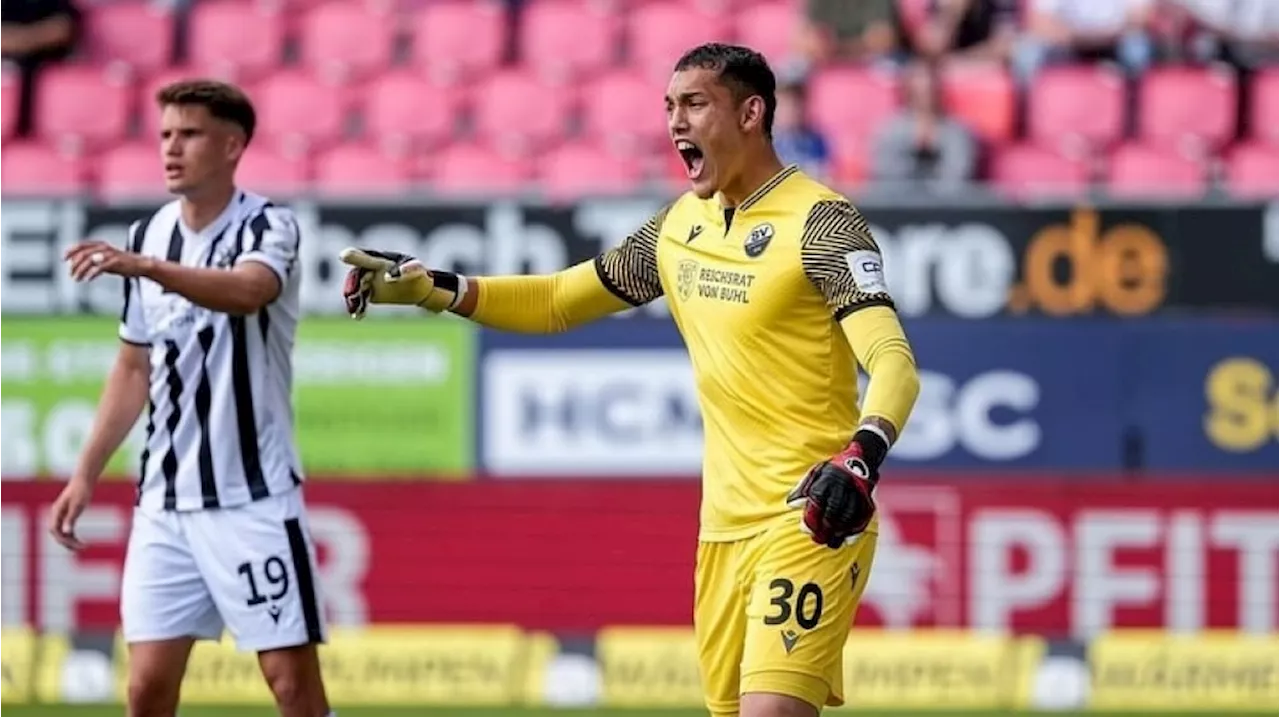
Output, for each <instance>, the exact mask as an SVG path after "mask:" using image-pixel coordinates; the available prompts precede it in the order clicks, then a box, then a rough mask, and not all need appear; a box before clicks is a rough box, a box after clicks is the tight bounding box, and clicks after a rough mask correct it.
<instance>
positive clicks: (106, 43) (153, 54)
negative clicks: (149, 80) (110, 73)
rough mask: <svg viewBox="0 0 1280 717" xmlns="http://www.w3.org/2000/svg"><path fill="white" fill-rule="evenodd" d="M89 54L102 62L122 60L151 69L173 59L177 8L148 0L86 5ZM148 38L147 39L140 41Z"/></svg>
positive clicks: (125, 0) (133, 65) (162, 65)
mask: <svg viewBox="0 0 1280 717" xmlns="http://www.w3.org/2000/svg"><path fill="white" fill-rule="evenodd" d="M86 15H87V17H86V21H85V27H86V33H87V35H88V38H87V42H86V44H87V46H88V54H89V55H90V56H91V57H92V58H93V59H94V60H96V61H98V62H110V61H120V62H124V63H126V64H128V65H130V66H131V67H133V68H135V69H137V70H141V71H150V70H156V69H159V68H161V67H165V66H167V65H168V64H169V63H170V61H171V60H172V59H173V48H174V40H175V32H176V29H175V27H174V22H173V10H172V9H170V8H169V7H168V6H166V5H160V4H157V3H154V2H146V1H145V0H123V1H118V2H109V3H97V4H93V5H89V6H88V7H87V8H86ZM141 38H145V40H146V41H145V42H142V41H140V39H141Z"/></svg>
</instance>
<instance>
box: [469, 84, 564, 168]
mask: <svg viewBox="0 0 1280 717" xmlns="http://www.w3.org/2000/svg"><path fill="white" fill-rule="evenodd" d="M572 102H573V97H572V96H571V95H570V94H569V93H568V92H566V91H565V90H564V89H557V88H554V87H550V86H548V85H547V84H546V83H544V82H542V81H540V80H539V79H538V78H537V77H535V76H533V75H532V74H530V73H527V72H523V71H520V70H506V71H503V72H499V73H497V74H494V75H492V76H490V77H489V79H488V80H487V81H486V82H485V83H484V84H483V85H482V86H480V87H478V88H477V89H476V93H475V107H474V110H473V120H474V122H475V125H474V127H475V132H476V134H477V135H478V136H480V137H482V138H483V139H485V140H488V141H496V142H501V143H503V144H504V145H508V143H510V144H509V146H511V147H512V148H514V149H523V148H526V147H530V146H542V145H545V144H546V143H547V142H549V141H551V140H554V139H558V138H560V137H561V136H563V135H564V133H565V131H566V128H567V122H568V115H569V110H570V109H571V107H572Z"/></svg>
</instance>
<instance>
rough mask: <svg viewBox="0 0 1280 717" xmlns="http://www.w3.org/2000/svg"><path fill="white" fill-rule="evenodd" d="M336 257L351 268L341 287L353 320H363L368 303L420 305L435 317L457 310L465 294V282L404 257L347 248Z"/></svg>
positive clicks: (391, 253) (459, 277) (412, 258)
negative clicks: (444, 312) (434, 314)
mask: <svg viewBox="0 0 1280 717" xmlns="http://www.w3.org/2000/svg"><path fill="white" fill-rule="evenodd" d="M339 258H341V259H342V261H343V262H344V263H346V264H350V265H351V266H352V267H354V268H353V269H351V270H350V271H348V272H347V278H346V281H344V282H343V285H342V298H343V300H345V302H346V305H347V313H349V314H351V318H353V319H362V318H364V313H365V311H366V310H367V309H368V308H369V304H401V305H406V306H407V305H414V306H421V307H422V308H424V309H426V310H427V311H430V312H432V313H436V314H438V313H440V312H441V311H448V310H450V309H454V308H457V306H458V304H459V303H460V302H461V301H462V297H463V295H464V294H466V289H467V281H466V279H464V278H463V277H461V276H459V275H458V274H454V273H452V272H448V271H438V270H437V271H433V270H430V269H427V268H426V267H425V266H423V265H422V263H421V262H419V261H418V260H417V259H415V258H414V257H411V256H409V255H408V254H400V253H397V252H389V251H375V250H373V249H357V248H354V247H348V248H346V249H343V250H342V253H341V254H339Z"/></svg>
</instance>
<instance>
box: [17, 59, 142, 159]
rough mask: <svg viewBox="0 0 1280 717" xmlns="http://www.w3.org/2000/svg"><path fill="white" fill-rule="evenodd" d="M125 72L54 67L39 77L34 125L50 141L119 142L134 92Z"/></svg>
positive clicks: (116, 69) (95, 144) (97, 144)
mask: <svg viewBox="0 0 1280 717" xmlns="http://www.w3.org/2000/svg"><path fill="white" fill-rule="evenodd" d="M127 78H128V73H127V72H120V71H119V68H101V67H93V66H88V65H55V66H52V67H47V68H45V69H44V70H43V71H42V72H41V75H40V88H39V90H40V91H39V92H37V93H36V125H37V132H38V133H39V135H40V137H41V138H43V139H46V140H50V141H54V140H56V141H64V140H67V139H74V140H75V141H77V142H81V143H83V144H84V145H86V146H88V147H99V146H103V145H106V144H111V143H113V142H115V141H117V140H120V139H122V138H123V137H124V136H125V135H126V134H127V133H128V130H129V117H130V113H131V111H132V108H133V102H132V100H133V93H132V92H131V91H130V87H129V85H128V79H127Z"/></svg>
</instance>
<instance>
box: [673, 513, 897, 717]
mask: <svg viewBox="0 0 1280 717" xmlns="http://www.w3.org/2000/svg"><path fill="white" fill-rule="evenodd" d="M875 549H876V535H875V534H874V533H864V534H863V535H862V536H860V537H859V538H858V539H857V540H856V541H854V542H853V543H851V544H848V545H845V546H844V547H842V548H840V549H837V550H833V549H831V548H828V547H825V546H822V545H818V544H816V543H814V542H813V541H812V539H811V538H810V537H809V536H808V535H806V534H805V533H803V532H801V530H800V517H799V513H790V514H788V515H787V516H786V519H785V520H779V521H778V522H776V523H775V524H773V525H772V526H771V527H770V528H769V529H768V530H766V531H764V532H762V533H758V534H756V535H754V536H751V537H750V538H746V539H743V540H738V541H731V542H702V543H699V544H698V564H697V569H696V576H695V597H694V631H695V633H696V635H697V641H698V662H699V670H700V674H701V677H702V687H703V692H704V693H705V695H706V700H707V709H708V710H709V711H710V712H711V714H712V715H732V714H737V712H738V697H739V695H742V694H746V693H750V692H768V693H775V694H783V695H789V696H792V697H796V698H798V699H801V700H804V701H805V702H808V703H809V704H811V705H814V706H816V707H818V708H819V709H821V708H822V706H823V705H832V706H837V705H842V704H844V681H843V677H842V671H843V659H842V658H843V652H844V645H845V640H846V639H847V638H848V636H849V629H850V626H851V625H852V623H853V617H854V613H855V612H856V611H857V607H858V601H859V600H860V599H861V597H862V591H863V589H864V588H865V587H866V584H867V577H868V575H870V573H871V561H872V559H873V558H874V556H875Z"/></svg>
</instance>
